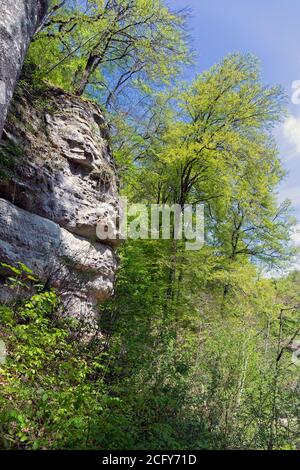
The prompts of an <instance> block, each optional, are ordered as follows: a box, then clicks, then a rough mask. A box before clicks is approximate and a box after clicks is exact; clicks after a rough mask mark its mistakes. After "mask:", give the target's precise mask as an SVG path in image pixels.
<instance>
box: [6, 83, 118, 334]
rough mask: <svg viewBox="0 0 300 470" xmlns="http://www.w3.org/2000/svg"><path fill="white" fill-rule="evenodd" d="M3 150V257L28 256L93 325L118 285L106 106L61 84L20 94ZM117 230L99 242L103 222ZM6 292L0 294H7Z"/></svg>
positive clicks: (70, 309) (71, 310)
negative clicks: (5, 167)
mask: <svg viewBox="0 0 300 470" xmlns="http://www.w3.org/2000/svg"><path fill="white" fill-rule="evenodd" d="M1 145H2V152H4V154H6V152H8V156H9V161H10V163H11V162H13V164H12V165H10V169H9V172H8V175H7V177H6V178H3V179H2V180H1V181H0V198H1V199H0V260H2V261H5V262H6V263H8V264H13V265H14V264H16V263H18V262H22V263H24V264H25V265H27V266H28V267H29V268H31V269H32V270H33V272H34V273H35V274H36V275H37V276H38V277H39V278H40V279H41V280H42V281H43V282H45V283H47V285H49V286H53V287H55V288H57V289H58V290H59V292H60V293H61V295H62V298H63V301H64V305H65V310H66V313H67V314H68V315H71V316H74V317H77V318H82V317H84V319H85V321H86V322H88V323H89V324H90V325H93V324H94V322H95V321H96V318H97V308H96V307H97V303H98V302H99V301H103V300H105V299H107V298H108V297H110V296H111V295H112V294H113V291H114V277H115V272H116V269H117V262H116V258H115V255H114V252H113V247H114V246H115V245H116V244H117V243H118V240H117V236H118V231H117V228H116V217H115V215H116V211H117V207H118V203H119V201H118V193H117V181H116V171H115V166H114V161H113V157H112V154H111V151H110V146H109V137H108V129H107V126H106V124H105V121H104V118H103V115H102V113H101V110H100V108H99V107H98V106H97V105H96V104H94V103H92V102H88V101H82V100H81V99H80V98H77V97H75V96H73V95H71V94H68V93H65V92H63V91H61V90H58V89H47V90H46V91H45V92H44V93H42V94H41V93H40V92H39V96H38V99H36V98H34V97H32V95H30V96H28V95H25V94H24V92H23V93H22V94H21V95H20V94H19V95H18V96H17V97H16V99H15V100H14V102H13V105H12V109H11V112H10V115H9V117H8V121H7V124H6V126H5V130H4V139H3V141H2V144H1ZM99 221H100V223H101V224H103V226H104V227H105V228H106V227H107V228H108V231H109V233H110V234H111V236H110V239H109V240H105V241H103V242H102V241H101V242H99V239H97V236H96V226H97V223H98V222H99ZM7 295H8V294H7V290H6V289H4V288H3V289H1V288H0V296H2V299H3V297H5V298H6V299H7Z"/></svg>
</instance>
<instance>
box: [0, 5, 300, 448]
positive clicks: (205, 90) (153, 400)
mask: <svg viewBox="0 0 300 470" xmlns="http://www.w3.org/2000/svg"><path fill="white" fill-rule="evenodd" d="M62 3H63V4H64V5H63V6H61V8H56V6H58V4H60V2H53V9H52V10H51V12H50V14H49V16H48V17H47V19H46V22H45V24H44V25H43V28H41V31H40V32H39V33H38V35H37V36H36V38H35V40H34V42H33V44H32V46H31V49H30V51H29V55H28V58H27V65H26V74H27V75H28V73H29V74H31V77H32V78H31V79H32V83H31V86H33V87H39V86H40V85H41V83H42V82H43V81H45V80H47V81H50V82H51V83H52V84H54V85H56V86H60V87H63V88H65V89H66V90H68V91H71V92H73V93H76V94H78V95H84V96H85V98H89V99H95V100H97V101H98V102H99V103H100V104H102V106H105V107H106V113H107V116H108V118H109V120H110V122H111V124H112V126H113V136H112V141H113V146H114V153H115V157H116V160H117V163H118V168H119V172H120V176H121V181H122V188H121V190H122V193H123V194H124V195H126V196H127V197H128V199H129V201H131V202H143V203H146V204H148V205H149V204H151V203H156V204H179V205H180V206H181V207H183V206H184V205H185V204H187V203H191V204H196V203H202V204H204V206H205V219H206V223H205V225H206V234H205V241H206V243H205V246H204V247H203V248H202V249H201V250H200V251H186V250H185V244H184V241H179V240H152V241H144V240H135V241H127V242H126V243H125V244H124V246H123V247H122V248H120V249H119V256H120V271H119V274H118V281H117V286H116V296H115V298H114V299H112V300H111V301H109V302H107V303H106V304H102V305H101V306H99V310H100V320H99V331H100V332H101V335H100V336H99V337H98V339H95V340H94V341H93V342H90V343H88V344H85V343H83V342H78V341H77V337H78V335H79V332H78V328H80V326H79V325H78V324H76V322H75V321H74V320H73V321H70V320H66V319H64V318H62V316H61V315H60V314H59V311H60V303H59V295H58V293H56V292H54V291H47V290H46V289H45V288H44V286H41V285H39V284H38V281H37V280H36V279H35V277H34V275H33V273H31V272H30V271H28V269H27V268H26V266H24V265H22V264H21V265H19V266H18V267H9V266H7V265H6V266H2V268H3V269H4V274H3V275H1V279H2V278H3V277H5V276H4V275H5V270H6V271H8V272H9V274H7V273H6V277H8V283H9V285H10V287H11V288H14V289H16V288H26V286H27V287H28V288H30V289H31V290H32V289H33V290H34V292H32V297H31V299H30V300H28V301H27V302H24V303H18V302H15V304H14V305H9V306H8V305H2V306H1V307H0V315H1V329H0V334H1V338H2V339H3V340H4V341H5V343H6V345H7V350H8V353H9V354H8V357H7V360H6V363H5V364H2V365H0V381H1V385H2V395H1V397H0V414H1V446H2V447H3V448H17V449H20V448H25V449H61V448H67V449H270V450H273V449H296V448H298V447H299V442H300V429H299V419H300V416H299V363H298V362H297V361H293V360H292V354H293V348H294V344H295V343H294V342H295V340H296V339H297V338H298V335H299V334H300V328H299V314H300V298H299V285H300V277H299V273H298V272H290V273H289V274H284V275H283V274H282V272H284V270H285V272H287V270H288V268H289V266H290V263H292V261H293V256H294V255H295V250H294V248H293V247H292V245H291V242H290V239H291V231H292V229H293V225H294V223H295V221H294V220H293V218H292V217H291V215H290V205H289V202H288V201H285V202H284V203H283V204H279V203H278V200H277V194H276V191H277V187H278V184H279V183H280V182H281V180H282V178H283V177H284V171H283V168H282V166H281V162H280V159H279V155H278V150H277V148H276V144H275V142H274V140H273V138H272V129H273V127H274V126H275V125H276V124H277V123H278V122H279V121H280V119H281V118H282V116H283V113H284V100H285V98H284V94H283V92H282V90H281V89H280V88H279V87H268V86H266V85H265V84H264V83H263V82H262V80H261V77H260V72H259V64H258V62H257V60H256V59H255V58H254V57H252V56H250V55H240V54H234V55H230V56H228V57H226V58H225V59H224V60H223V61H222V62H221V63H220V64H217V65H215V66H214V67H212V68H211V69H210V70H208V71H205V72H204V73H202V74H200V75H198V76H197V77H196V78H195V80H194V81H193V83H192V84H186V83H181V82H180V81H179V72H180V69H181V67H182V66H183V65H186V64H189V63H190V57H191V54H190V53H189V51H188V47H187V45H186V40H185V32H184V14H183V12H181V13H174V12H171V11H170V10H169V8H168V7H167V6H165V4H164V2H162V1H153V2H149V1H144V0H131V1H128V0H114V1H110V0H108V1H105V2H104V1H101V0H97V1H93V2H89V1H87V2H82V5H81V7H80V8H75V7H74V5H73V2H62ZM41 51H43V53H41ZM26 74H25V75H26ZM22 86H28V76H25V78H24V79H23V82H22ZM279 268H280V269H283V271H280V272H281V275H279V272H277V273H276V275H274V276H273V277H272V276H271V274H270V273H273V272H274V270H275V269H279ZM266 270H267V272H268V276H266V275H265V272H266ZM270 270H272V271H270Z"/></svg>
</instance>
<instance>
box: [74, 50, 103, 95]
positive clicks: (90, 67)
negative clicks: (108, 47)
mask: <svg viewBox="0 0 300 470" xmlns="http://www.w3.org/2000/svg"><path fill="white" fill-rule="evenodd" d="M99 63H100V57H99V56H98V55H90V56H89V58H88V61H87V64H86V67H85V70H84V72H83V76H82V78H81V81H80V84H79V86H78V88H77V90H76V95H77V96H81V95H82V94H83V93H84V90H85V89H86V87H87V85H88V83H89V79H90V76H91V74H92V73H93V72H94V71H95V68H96V67H97V66H98V65H99Z"/></svg>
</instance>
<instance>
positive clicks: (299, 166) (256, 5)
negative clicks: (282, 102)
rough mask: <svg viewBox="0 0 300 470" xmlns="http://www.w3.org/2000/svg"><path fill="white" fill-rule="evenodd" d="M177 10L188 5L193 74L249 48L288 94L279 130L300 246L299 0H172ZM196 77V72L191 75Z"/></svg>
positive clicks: (283, 193) (284, 189)
mask: <svg viewBox="0 0 300 470" xmlns="http://www.w3.org/2000/svg"><path fill="white" fill-rule="evenodd" d="M168 4H169V5H170V6H171V7H172V8H173V9H181V8H184V7H189V8H190V9H191V18H190V19H189V22H188V28H189V34H190V37H191V45H192V47H193V48H194V50H195V53H196V67H195V70H194V71H193V73H195V72H201V71H203V70H205V69H207V68H209V67H210V66H212V65H213V64H215V63H216V62H219V61H220V60H221V59H222V58H223V57H224V56H226V55H227V54H229V53H231V52H242V53H243V52H245V53H246V52H250V53H252V54H254V55H256V56H257V57H258V58H259V59H260V61H261V69H262V76H263V79H264V81H265V82H266V83H268V84H280V85H282V86H283V87H284V89H285V91H286V93H287V94H288V95H289V107H288V113H289V114H288V116H287V118H286V119H285V121H284V122H283V123H282V125H280V126H279V127H278V129H276V132H275V137H276V139H277V142H278V146H279V149H280V153H281V157H282V161H283V164H284V166H285V168H286V169H287V171H288V176H287V177H286V179H285V181H284V182H283V184H282V185H281V187H280V193H279V197H280V199H284V198H289V199H291V200H292V203H293V206H294V214H295V215H296V216H297V218H298V221H299V234H298V236H297V235H296V236H295V241H297V242H299V244H300V104H299V105H295V104H293V103H292V100H291V96H292V92H293V91H292V83H293V82H294V81H295V80H300V1H299V0H287V1H284V0H169V1H168ZM191 77H192V73H191Z"/></svg>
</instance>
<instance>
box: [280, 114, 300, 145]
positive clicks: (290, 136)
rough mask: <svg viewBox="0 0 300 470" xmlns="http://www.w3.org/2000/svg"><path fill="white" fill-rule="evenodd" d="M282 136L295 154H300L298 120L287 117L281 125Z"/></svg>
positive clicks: (299, 124)
mask: <svg viewBox="0 0 300 470" xmlns="http://www.w3.org/2000/svg"><path fill="white" fill-rule="evenodd" d="M283 136H284V137H285V139H286V140H287V141H288V143H289V144H290V145H291V146H292V147H293V148H294V150H295V152H296V153H297V154H300V118H296V117H294V116H289V117H288V118H287V119H286V120H285V122H284V124H283Z"/></svg>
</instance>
